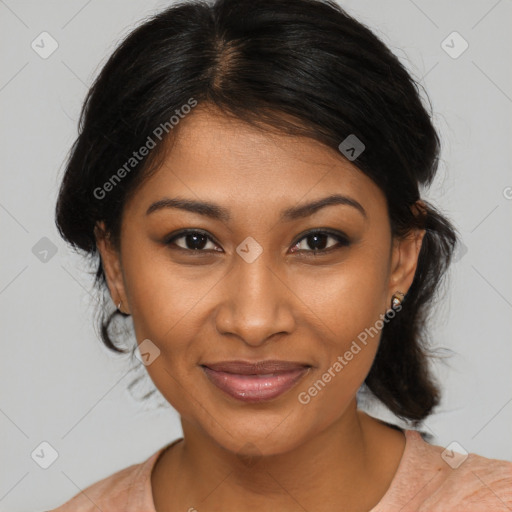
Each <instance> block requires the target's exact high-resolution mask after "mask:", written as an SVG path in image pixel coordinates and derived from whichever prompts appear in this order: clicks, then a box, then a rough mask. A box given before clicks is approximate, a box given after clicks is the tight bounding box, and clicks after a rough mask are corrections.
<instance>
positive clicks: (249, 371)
mask: <svg viewBox="0 0 512 512" xmlns="http://www.w3.org/2000/svg"><path fill="white" fill-rule="evenodd" d="M201 367H202V369H203V371H204V372H205V374H206V376H207V377H208V379H209V380H210V382H212V383H213V384H214V385H215V386H217V387H218V388H219V389H220V390H222V391H224V392H225V393H227V394H228V395H230V396H231V397H233V398H236V399H238V400H241V401H244V402H261V401H265V400H272V399H274V398H276V397H278V396H280V395H282V394H283V393H285V392H286V391H288V390H289V389H290V388H292V387H293V386H294V385H295V384H296V383H297V382H298V381H299V380H300V379H301V378H302V377H303V376H304V375H305V374H306V373H307V372H308V371H309V369H310V367H311V366H310V365H306V364H302V363H295V362H292V361H260V362H257V363H248V362H245V361H223V362H221V363H208V364H205V365H201Z"/></svg>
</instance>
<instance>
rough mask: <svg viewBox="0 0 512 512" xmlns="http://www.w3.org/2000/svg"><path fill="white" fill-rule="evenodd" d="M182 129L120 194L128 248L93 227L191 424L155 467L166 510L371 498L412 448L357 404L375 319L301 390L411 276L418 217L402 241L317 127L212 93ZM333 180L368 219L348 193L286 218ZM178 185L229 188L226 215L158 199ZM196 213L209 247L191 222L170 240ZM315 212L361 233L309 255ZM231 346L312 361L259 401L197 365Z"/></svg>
mask: <svg viewBox="0 0 512 512" xmlns="http://www.w3.org/2000/svg"><path fill="white" fill-rule="evenodd" d="M174 135H175V138H174V140H173V144H172V146H170V147H169V151H168V153H167V154H166V158H165V161H164V163H163V165H162V166H161V167H160V168H159V169H158V171H157V172H156V173H155V174H154V175H153V176H152V177H151V178H150V179H149V180H147V181H146V182H144V183H143V184H142V185H141V186H140V187H139V189H138V190H137V191H136V193H135V194H134V195H133V197H132V198H131V200H130V201H129V202H127V204H126V205H125V209H124V212H123V219H122V228H121V244H120V248H119V251H117V250H116V248H115V247H113V246H112V245H111V244H110V243H109V240H108V237H106V236H104V231H103V230H104V225H103V224H102V223H99V224H98V229H97V244H98V249H99V251H100V254H101V258H102V262H103V266H104V270H105V273H106V277H107V283H108V286H109V290H110V293H111V296H112V299H113V301H114V302H115V303H116V304H117V303H118V302H119V301H122V310H123V311H124V312H126V313H129V314H131V315H132V317H133V323H134V329H135V334H136V337H137V341H138V343H140V342H142V340H144V339H150V340H151V341H152V343H154V344H155V345H156V346H157V347H158V349H159V350H160V355H159V356H158V357H157V358H156V359H155V360H154V361H153V362H152V363H151V364H149V365H148V366H147V371H148V373H149V375H150V377H151V379H152V380H153V382H154V383H155V385H156V387H157V388H158V389H159V390H160V392H161V393H162V394H163V396H164V397H165V398H166V399H167V400H168V401H169V403H170V404H171V405H172V406H173V407H174V408H175V409H176V410H177V411H178V412H179V413H180V416H181V422H182V428H183V433H184V440H183V441H181V442H179V443H177V444H176V445H174V446H173V447H172V448H171V449H168V450H166V451H164V453H163V454H162V456H161V457H160V458H159V460H158V461H157V464H156V465H155V468H154V470H153V473H152V476H151V482H152V487H153V497H154V502H155V507H156V510H157V511H158V512H169V511H178V510H181V511H183V510H189V509H191V507H195V508H196V509H197V510H198V511H199V512H201V511H203V510H205V511H206V510H208V511H220V510H224V511H225V510H244V511H261V510H280V511H282V512H287V511H299V510H301V511H302V510H304V509H306V510H321V511H326V512H328V511H334V510H337V511H338V510H342V509H343V510H351V511H357V510H369V509H370V508H371V507H373V506H374V505H376V504H377V503H378V501H379V500H380V498H382V496H383V495H384V494H385V492H386V490H387V489H388V487H389V485H390V483H391V480H392V478H393V476H394V474H395V472H396V469H397V467H398V464H399V462H400V458H401V456H402V454H403V450H404V447H405V439H404V436H403V434H402V433H401V432H399V431H397V430H395V429H392V428H390V427H389V426H387V425H386V424H384V423H382V422H380V421H378V420H376V419H374V418H372V417H370V416H369V415H367V414H365V413H363V412H361V411H358V410H357V407H356V399H355V395H356V392H357V390H358V389H359V387H360V386H361V384H362V383H363V381H364V379H365V377H366V375H367V374H368V372H369V370H370V368H371V365H372V362H373V360H374V357H375V354H376V350H377V347H378V342H379V338H380V335H379V336H375V337H374V338H373V339H372V338H369V342H368V344H367V345H366V346H364V347H363V348H362V350H361V351H360V352H359V353H357V355H355V356H354V357H353V359H352V360H351V361H349V362H348V364H347V365H346V366H344V367H343V369H342V371H340V372H338V373H337V374H336V377H334V378H332V380H331V381H330V382H329V383H328V384H327V385H326V386H325V387H324V388H323V389H322V390H321V391H320V392H319V393H318V394H317V395H316V396H315V397H314V398H312V399H311V401H310V402H309V403H308V404H302V403H300V402H299V400H298V394H299V393H300V392H302V391H307V390H308V388H310V387H311V386H312V384H313V383H314V382H316V381H317V380H318V379H319V378H320V377H321V375H322V374H323V373H324V372H326V371H327V370H328V368H330V367H332V366H333V363H334V362H335V361H336V360H337V357H338V356H340V355H343V354H344V353H345V352H346V351H347V350H348V349H349V347H350V345H351V343H352V341H353V340H355V339H357V336H358V334H359V333H361V332H362V331H364V330H365V328H369V327H370V326H373V325H374V324H375V323H376V321H377V320H378V319H379V318H381V317H380V315H381V314H384V313H385V312H386V311H387V310H388V309H389V307H390V303H391V299H392V296H393V294H394V293H395V292H396V291H402V292H403V293H406V292H407V290H408V289H409V287H410V286H411V284H412V281H413V278H414V273H415V271H416V266H417V259H418V253H419V250H420V248H421V243H422V239H423V236H424V231H420V230H416V231H414V232H412V233H411V234H410V236H408V237H407V238H405V239H402V240H396V239H393V238H392V236H391V231H390V225H389V218H388V215H387V208H386V198H385V196H384V194H383V193H382V192H381V190H380V189H379V188H378V187H377V185H376V184H375V183H374V182H373V181H372V180H371V179H370V178H368V177H367V176H366V175H364V174H363V173H362V172H360V171H359V170H358V169H357V168H356V167H355V165H354V164H353V163H351V162H349V161H348V160H346V159H345V158H343V156H342V155H341V154H340V153H338V152H336V151H334V150H332V149H329V148H326V147H325V146H323V145H322V144H320V143H318V142H316V141H313V140H310V139H306V138H298V137H290V136H286V135H278V134H276V133H274V132H272V133H271V132H270V131H266V132H265V131H262V130H258V129H256V128H254V127H250V126H249V125H247V124H245V123H243V122H242V121H239V120H234V119H230V118H227V117H225V116H223V115H221V114H220V113H218V112H215V111H214V110H208V109H205V108H201V107H198V108H197V109H195V110H194V113H192V114H190V115H189V116H187V118H185V119H184V120H182V121H181V122H180V125H179V130H178V131H177V132H176V133H175V134H174ZM333 193H339V194H343V195H346V196H350V197H351V198H353V199H355V200H357V201H358V202H359V203H360V204H361V205H362V206H363V208H364V210H365V211H366V218H365V217H364V216H363V215H362V214H361V213H360V212H359V211H358V210H357V209H356V208H354V207H351V206H348V205H331V206H327V207H325V208H322V209H320V210H318V211H317V212H315V213H313V214H310V215H308V216H306V217H305V218H300V219H295V220H288V221H285V222H283V221H281V220H280V218H279V216H280V212H281V210H283V209H286V208H290V207H295V206H298V205H303V204H305V203H309V202H311V201H313V200H316V199H319V198H323V197H326V196H329V195H331V194H333ZM177 196H180V197H183V198H188V199H192V200H201V201H210V202H215V203H218V204H219V205H221V206H222V207H224V208H226V209H227V210H229V213H230V214H231V220H229V221H221V220H214V219H210V218H208V217H206V216H203V215H199V214H197V213H192V212H187V211H184V210H179V209H174V208H172V209H171V208H167V209H161V210H158V211H155V212H153V213H152V214H149V215H146V210H147V209H148V207H149V206H150V205H151V204H152V203H154V202H155V201H158V200H160V199H162V198H164V197H169V198H170V197H177ZM185 228H194V229H200V230H202V231H205V232H207V235H208V236H209V237H210V239H206V240H205V241H204V244H203V246H202V247H203V249H201V250H202V251H203V253H200V254H198V252H200V251H199V250H197V249H196V251H193V249H191V248H190V247H194V245H193V244H194V240H190V237H189V238H188V239H187V237H181V238H179V239H176V240H174V245H172V244H168V245H166V244H165V238H166V236H167V235H169V234H171V233H175V232H177V231H178V230H181V229H185ZM314 228H330V229H332V230H336V231H340V232H341V233H340V235H342V234H343V233H344V234H345V235H346V236H347V237H348V239H349V242H350V243H349V245H348V246H347V245H341V244H340V243H339V241H338V240H337V239H336V238H332V236H331V235H330V234H328V235H326V236H325V237H321V238H320V245H319V246H316V247H317V248H318V247H320V248H324V247H325V248H326V249H328V248H330V247H337V249H336V250H331V251H327V252H325V253H324V255H321V254H317V255H316V256H314V255H312V252H313V249H314V248H315V245H314V244H315V240H311V238H309V239H308V237H305V236H304V235H305V234H306V232H307V231H308V230H311V229H314ZM299 235H300V238H299ZM248 236H250V237H252V238H254V239H255V240H256V241H257V243H258V244H259V245H260V246H261V248H262V250H263V252H262V253H261V255H260V256H259V257H258V258H257V259H256V260H255V261H253V262H251V263H248V262H247V261H245V260H244V259H242V258H241V257H240V256H239V254H238V253H237V252H236V248H237V246H239V244H241V242H242V241H244V240H245V239H246V237H248ZM187 243H188V245H187ZM317 243H318V242H317ZM321 243H323V244H324V245H321ZM297 244H298V245H297ZM196 246H197V245H196ZM180 247H181V248H182V249H181V251H180ZM187 248H188V251H187ZM216 248H217V249H218V250H217V251H215V250H214V249H216ZM294 248H295V249H300V250H302V254H301V253H298V252H296V250H295V249H294ZM306 252H307V254H304V253H306ZM192 253H193V254H192ZM308 255H309V257H308ZM397 314H400V313H397ZM234 359H243V360H247V361H257V360H262V359H282V360H291V361H300V362H303V363H307V364H310V365H311V366H312V368H311V369H310V370H309V372H308V373H307V374H306V375H305V376H304V377H303V378H302V380H301V381H300V382H298V384H297V385H296V386H295V387H293V388H292V389H291V390H289V391H287V392H286V393H285V394H283V395H281V396H279V397H278V398H276V399H273V400H271V401H269V402H265V403H257V404H249V403H244V402H240V401H238V400H236V399H233V398H231V397H229V396H228V395H226V394H224V393H223V392H222V391H220V390H219V389H217V388H216V387H215V386H214V385H213V384H211V383H210V381H209V380H208V379H207V378H206V376H205V375H204V373H203V371H202V369H201V367H200V366H199V365H200V364H203V363H206V362H218V361H223V360H234ZM242 455H246V456H247V457H243V456H242ZM192 510H193V509H192Z"/></svg>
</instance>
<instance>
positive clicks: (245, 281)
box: [216, 252, 298, 347]
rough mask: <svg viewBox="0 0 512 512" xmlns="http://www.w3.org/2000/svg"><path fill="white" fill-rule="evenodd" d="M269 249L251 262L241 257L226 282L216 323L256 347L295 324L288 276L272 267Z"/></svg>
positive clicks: (226, 331)
mask: <svg viewBox="0 0 512 512" xmlns="http://www.w3.org/2000/svg"><path fill="white" fill-rule="evenodd" d="M264 255H265V252H263V254H262V255H260V256H259V257H258V258H257V259H256V260H255V261H253V262H251V263H248V262H247V261H244V260H243V259H242V258H239V260H237V261H236V262H235V263H234V267H233V268H232V269H231V270H230V272H229V274H228V275H227V276H226V279H225V280H224V283H223V287H224V288H223V289H222V291H221V292H222V295H221V296H222V297H224V299H223V301H222V303H221V305H220V307H219V308H218V309H217V317H216V325H217V330H218V332H219V333H221V334H224V335H228V334H231V335H234V336H236V337H238V338H239V339H241V340H243V342H244V343H246V344H247V345H250V346H252V347H257V346H260V345H263V344H264V343H265V342H266V341H267V340H268V339H269V338H270V337H272V336H274V335H276V334H289V333H291V332H292V331H293V329H294V327H295V317H294V314H293V312H294V311H293V309H294V308H293V304H294V301H298V298H297V297H295V295H294V294H293V292H292V291H291V290H290V289H289V288H288V286H287V283H286V282H285V277H284V276H281V275H278V273H277V272H276V270H274V269H272V268H271V267H270V266H269V262H268V261H267V259H266V258H265V257H264Z"/></svg>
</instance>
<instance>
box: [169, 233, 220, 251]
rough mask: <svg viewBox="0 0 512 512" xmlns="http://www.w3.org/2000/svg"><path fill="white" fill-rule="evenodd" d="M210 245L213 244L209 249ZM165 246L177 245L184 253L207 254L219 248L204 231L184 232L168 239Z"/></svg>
mask: <svg viewBox="0 0 512 512" xmlns="http://www.w3.org/2000/svg"><path fill="white" fill-rule="evenodd" d="M208 243H211V245H212V246H210V247H208ZM165 244H166V245H175V246H176V247H178V248H179V249H182V250H184V251H196V252H206V251H211V250H217V249H215V247H217V246H216V245H215V243H214V242H213V240H212V239H211V238H210V237H209V236H208V235H207V234H206V233H203V232H202V231H193V230H190V231H182V232H181V233H178V234H177V235H174V236H172V237H171V238H168V239H167V240H166V241H165Z"/></svg>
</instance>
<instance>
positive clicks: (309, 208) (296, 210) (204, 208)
mask: <svg viewBox="0 0 512 512" xmlns="http://www.w3.org/2000/svg"><path fill="white" fill-rule="evenodd" d="M332 205H345V206H351V207H353V208H355V209H356V210H357V211H358V212H359V213H360V214H361V215H362V216H363V217H364V218H365V219H366V218H368V217H367V214H366V210H365V209H364V208H363V206H362V205H361V203H359V202H358V201H356V200H355V199H353V198H351V197H348V196H344V195H340V194H332V195H330V196H327V197H323V198H322V199H317V200H316V201H313V202H311V203H307V204H305V205H302V206H293V207H291V208H287V209H285V210H283V211H282V212H281V216H280V220H281V221H282V222H285V221H292V220H297V219H301V218H304V217H308V216H309V215H312V214H314V213H315V212H317V211H319V210H320V209H322V208H325V207H326V206H332ZM166 208H177V209H179V210H185V211H188V212H192V213H197V214H199V215H204V216H205V217H209V218H211V219H214V220H220V221H223V222H226V223H227V222H229V221H230V220H231V214H230V213H229V210H228V209H226V208H224V207H222V206H220V205H218V204H215V203H211V202H208V201H196V200H192V199H183V198H180V197H175V198H169V197H164V198H163V199H160V200H158V201H156V202H154V203H153V204H151V205H150V206H149V208H148V209H147V211H146V215H150V214H151V213H153V212H156V211H159V210H163V209H166Z"/></svg>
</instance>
